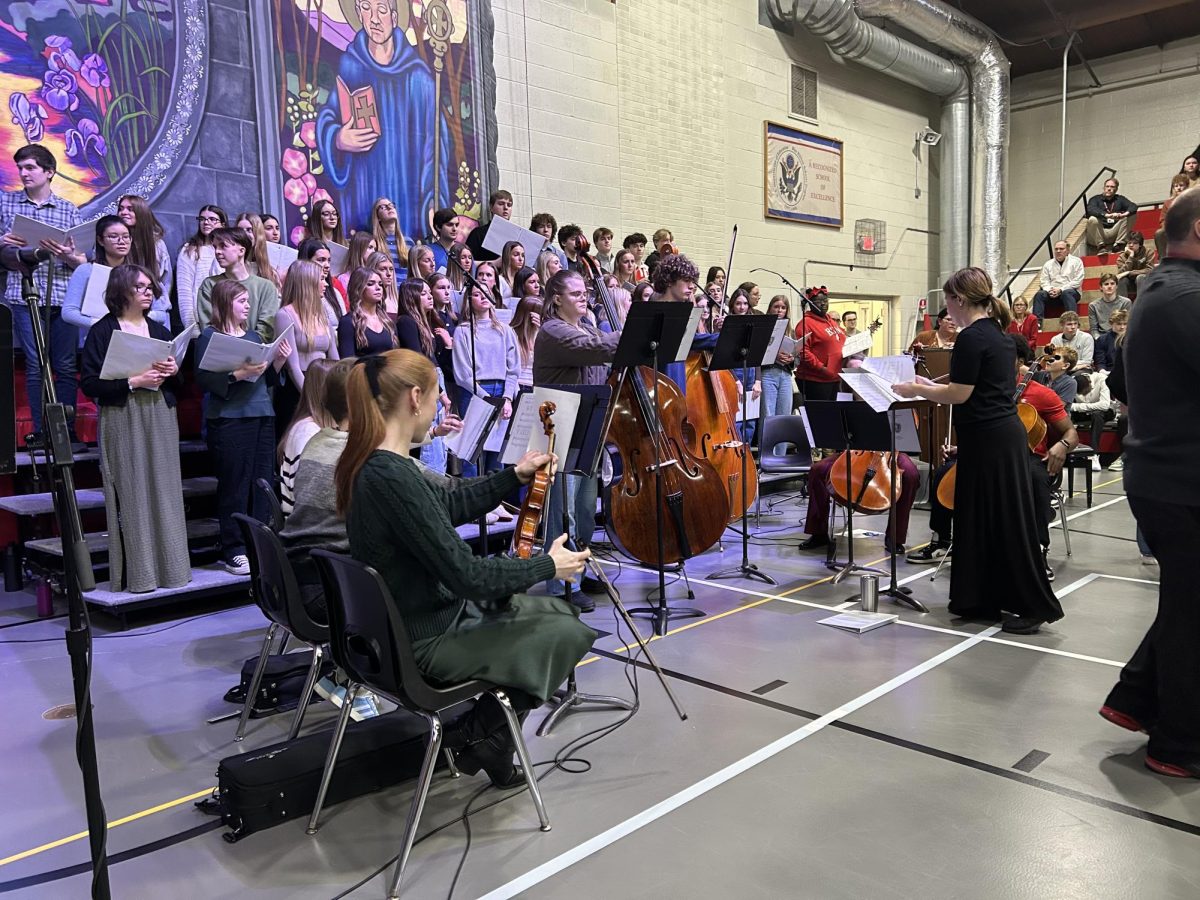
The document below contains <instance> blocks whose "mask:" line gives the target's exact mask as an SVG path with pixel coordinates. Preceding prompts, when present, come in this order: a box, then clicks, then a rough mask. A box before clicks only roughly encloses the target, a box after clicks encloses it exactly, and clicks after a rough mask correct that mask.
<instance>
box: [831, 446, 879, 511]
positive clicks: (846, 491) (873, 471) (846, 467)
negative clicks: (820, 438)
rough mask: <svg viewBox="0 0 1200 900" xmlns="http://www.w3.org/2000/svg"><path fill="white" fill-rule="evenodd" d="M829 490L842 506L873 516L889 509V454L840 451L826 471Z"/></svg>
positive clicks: (868, 451) (870, 451)
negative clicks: (827, 471)
mask: <svg viewBox="0 0 1200 900" xmlns="http://www.w3.org/2000/svg"><path fill="white" fill-rule="evenodd" d="M829 490H830V493H831V494H832V495H833V497H834V499H835V500H837V502H838V503H840V504H841V505H842V506H846V507H849V508H850V509H853V510H854V511H855V512H857V513H865V514H866V515H875V514H877V513H883V512H887V511H888V510H889V509H890V508H891V506H892V454H891V453H890V452H885V451H881V450H843V451H842V452H841V453H839V454H838V456H837V459H835V460H834V461H833V466H832V468H830V470H829Z"/></svg>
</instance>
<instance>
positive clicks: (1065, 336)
mask: <svg viewBox="0 0 1200 900" xmlns="http://www.w3.org/2000/svg"><path fill="white" fill-rule="evenodd" d="M1058 324H1059V325H1060V326H1062V332H1061V333H1059V334H1056V335H1055V336H1054V337H1052V338H1050V346H1052V347H1070V348H1071V349H1072V350H1074V351H1075V357H1076V359H1075V368H1076V369H1090V368H1091V367H1092V357H1093V356H1094V355H1095V348H1096V341H1095V339H1094V338H1093V337H1092V336H1091V335H1090V334H1088V333H1087V332H1086V331H1083V330H1081V329H1080V327H1079V315H1078V313H1073V312H1068V313H1063V314H1062V315H1061V316H1059V317H1058ZM1063 402H1064V403H1065V402H1066V401H1065V400H1064V401H1063Z"/></svg>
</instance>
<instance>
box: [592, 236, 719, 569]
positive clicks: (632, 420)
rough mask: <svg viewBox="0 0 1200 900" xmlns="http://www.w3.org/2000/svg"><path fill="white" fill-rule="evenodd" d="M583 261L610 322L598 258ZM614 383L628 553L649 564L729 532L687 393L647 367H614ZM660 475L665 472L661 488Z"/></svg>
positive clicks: (610, 432) (618, 533) (613, 442)
mask: <svg viewBox="0 0 1200 900" xmlns="http://www.w3.org/2000/svg"><path fill="white" fill-rule="evenodd" d="M579 259H580V260H581V261H582V262H583V264H584V265H585V266H586V267H587V269H588V273H589V274H590V276H591V279H592V283H593V285H594V286H595V289H596V294H597V296H598V297H599V298H600V302H601V305H602V307H603V310H604V313H605V315H606V316H607V317H608V321H609V322H610V323H615V322H619V321H621V320H620V318H619V317H618V315H617V309H616V304H615V302H614V301H613V298H612V295H611V294H609V292H608V287H607V286H606V285H605V284H604V273H603V272H601V271H600V267H599V264H598V263H597V262H596V260H595V259H594V258H592V257H590V256H588V255H587V252H586V251H582V252H580V254H579ZM608 383H609V385H610V387H612V391H613V393H612V401H611V403H610V404H609V408H608V413H607V421H606V423H605V442H606V443H607V444H608V445H609V446H610V447H612V448H613V449H614V450H615V451H616V453H617V455H618V456H619V458H620V461H621V474H620V476H619V477H618V478H617V479H616V480H615V481H614V482H613V483H612V486H611V489H610V490H609V492H608V494H607V499H606V503H605V517H604V518H605V523H604V527H605V531H606V532H607V533H608V537H609V540H610V541H612V543H613V545H614V546H615V547H616V548H617V549H618V550H620V551H621V552H622V553H623V554H625V555H626V556H628V557H630V558H631V559H635V560H637V561H638V562H641V563H644V564H646V565H650V566H659V565H669V564H672V563H677V562H680V561H682V560H685V559H688V558H690V557H692V556H695V555H696V554H698V553H703V552H704V551H705V550H707V549H708V548H710V547H712V546H713V545H715V544H716V543H717V541H718V540H719V539H720V537H721V535H722V534H724V532H725V526H726V525H727V524H728V522H729V500H728V498H727V497H726V495H725V488H724V485H723V484H722V483H721V481H720V478H719V477H718V475H717V472H716V470H715V469H714V468H713V467H712V465H711V464H710V463H709V462H708V461H707V460H705V459H700V458H697V457H696V456H694V455H693V454H692V452H691V451H690V450H689V449H688V446H687V441H686V440H685V439H684V436H683V429H684V422H685V420H686V417H687V405H686V403H685V402H684V398H683V394H682V393H681V392H680V390H679V388H678V387H677V386H676V384H675V383H674V382H673V381H671V379H670V378H668V377H667V376H665V375H663V374H661V373H659V372H656V371H654V370H653V369H651V368H650V367H649V366H636V367H630V368H628V369H625V370H624V371H621V372H614V373H613V374H612V375H611V376H610V377H609V380H608ZM656 401H657V402H656ZM656 474H658V475H660V476H661V485H662V490H661V492H660V491H659V489H658V485H659V479H658V478H656V477H655V475H656ZM659 522H661V523H662V528H661V529H660V528H659V527H658V524H659Z"/></svg>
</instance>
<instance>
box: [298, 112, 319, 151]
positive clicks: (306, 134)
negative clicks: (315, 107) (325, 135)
mask: <svg viewBox="0 0 1200 900" xmlns="http://www.w3.org/2000/svg"><path fill="white" fill-rule="evenodd" d="M300 140H301V141H303V142H304V146H305V147H308V148H309V149H310V150H314V149H316V146H317V123H316V122H314V121H313V120H312V119H309V120H308V121H307V122H305V123H304V124H303V125H301V126H300Z"/></svg>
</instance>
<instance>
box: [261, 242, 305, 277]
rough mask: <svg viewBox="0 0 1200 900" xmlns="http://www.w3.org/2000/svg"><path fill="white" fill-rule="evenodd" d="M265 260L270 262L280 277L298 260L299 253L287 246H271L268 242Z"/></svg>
mask: <svg viewBox="0 0 1200 900" xmlns="http://www.w3.org/2000/svg"><path fill="white" fill-rule="evenodd" d="M267 258H268V259H270V260H271V265H272V266H273V267H274V269H275V271H276V272H278V273H279V274H280V275H281V276H282V275H283V274H284V273H285V272H286V271H287V270H288V268H289V267H290V266H291V264H292V263H294V262H295V261H296V260H297V259H298V258H299V252H298V251H297V250H296V248H295V247H289V246H288V245H287V244H273V243H271V242H269V241H268V242H267Z"/></svg>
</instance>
